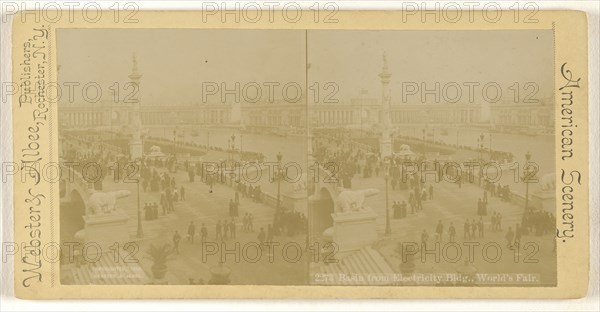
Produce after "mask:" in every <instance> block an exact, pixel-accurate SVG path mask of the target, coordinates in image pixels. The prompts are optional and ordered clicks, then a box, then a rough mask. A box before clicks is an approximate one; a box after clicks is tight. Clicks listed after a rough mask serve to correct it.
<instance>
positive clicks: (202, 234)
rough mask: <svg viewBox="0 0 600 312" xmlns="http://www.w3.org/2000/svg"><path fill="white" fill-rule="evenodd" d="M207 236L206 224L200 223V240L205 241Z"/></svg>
mask: <svg viewBox="0 0 600 312" xmlns="http://www.w3.org/2000/svg"><path fill="white" fill-rule="evenodd" d="M207 237H208V230H207V229H206V225H204V223H202V227H201V228H200V242H201V243H204V242H206V238H207Z"/></svg>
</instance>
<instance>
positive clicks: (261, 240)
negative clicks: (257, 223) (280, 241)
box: [258, 228, 266, 247]
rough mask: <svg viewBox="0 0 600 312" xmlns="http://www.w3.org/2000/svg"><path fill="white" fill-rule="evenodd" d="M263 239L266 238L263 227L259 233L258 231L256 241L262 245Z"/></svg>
mask: <svg viewBox="0 0 600 312" xmlns="http://www.w3.org/2000/svg"><path fill="white" fill-rule="evenodd" d="M265 239H266V234H265V229H264V228H260V233H258V242H259V243H260V246H261V247H262V246H263V245H264V243H265Z"/></svg>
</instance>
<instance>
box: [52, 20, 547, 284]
mask: <svg viewBox="0 0 600 312" xmlns="http://www.w3.org/2000/svg"><path fill="white" fill-rule="evenodd" d="M57 45H58V53H57V66H58V82H59V84H60V85H67V86H70V89H69V96H68V97H67V96H63V97H61V99H60V102H59V103H58V124H59V127H58V128H59V137H58V151H59V157H60V165H61V169H62V170H66V171H67V172H69V177H73V178H72V179H63V180H61V181H60V196H61V197H60V240H61V244H63V245H65V244H67V245H69V244H71V245H72V246H76V247H74V248H73V249H72V254H68V255H67V254H64V252H63V254H62V255H61V266H60V280H61V283H62V284H66V285H80V284H99V285H104V284H175V285H189V284H192V285H195V284H220V285H223V284H232V285H381V286H406V285H410V286H520V287H523V286H536V287H540V286H555V285H556V280H557V279H556V272H557V264H556V242H555V239H556V238H555V233H556V226H555V224H556V218H555V215H554V213H555V207H556V199H555V174H556V173H555V163H554V159H555V156H556V155H555V145H554V144H555V143H554V142H555V124H554V120H555V116H554V107H555V105H554V104H555V103H554V93H553V92H554V80H553V78H554V76H553V72H554V70H555V68H554V55H553V32H552V31H551V30H518V31H516V30H502V31H399V30H394V31H391V30H390V31H384V30H377V31H374V30H370V31H366V30H365V31H359V30H308V31H305V30H239V29H238V30H224V29H215V30H198V29H126V30H125V29H61V30H58V31H57ZM75 47H77V48H75ZM71 91H72V92H71ZM90 259H92V260H93V261H90Z"/></svg>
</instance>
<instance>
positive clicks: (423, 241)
mask: <svg viewBox="0 0 600 312" xmlns="http://www.w3.org/2000/svg"><path fill="white" fill-rule="evenodd" d="M427 240H429V234H427V230H423V232H422V233H421V252H423V250H425V249H426V248H427Z"/></svg>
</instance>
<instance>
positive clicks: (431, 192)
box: [429, 184, 433, 199]
mask: <svg viewBox="0 0 600 312" xmlns="http://www.w3.org/2000/svg"><path fill="white" fill-rule="evenodd" d="M429 199H433V184H429Z"/></svg>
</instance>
